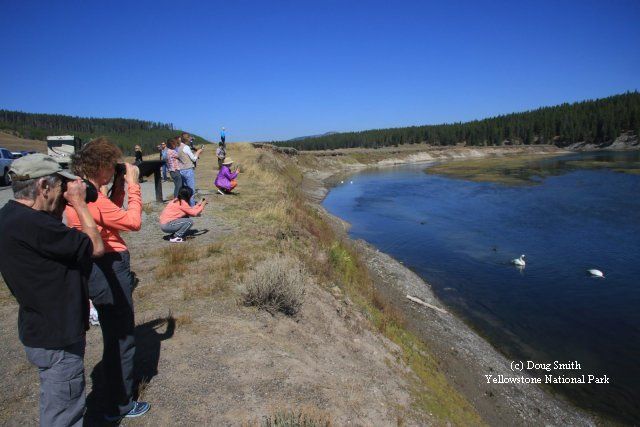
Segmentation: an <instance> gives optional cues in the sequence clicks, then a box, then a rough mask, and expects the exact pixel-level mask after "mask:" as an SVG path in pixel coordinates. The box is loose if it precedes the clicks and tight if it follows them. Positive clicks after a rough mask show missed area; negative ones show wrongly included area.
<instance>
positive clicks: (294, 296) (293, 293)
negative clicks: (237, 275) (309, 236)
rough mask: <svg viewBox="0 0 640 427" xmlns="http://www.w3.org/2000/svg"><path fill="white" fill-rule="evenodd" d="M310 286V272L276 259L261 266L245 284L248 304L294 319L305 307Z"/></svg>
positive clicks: (280, 257) (287, 261)
mask: <svg viewBox="0 0 640 427" xmlns="http://www.w3.org/2000/svg"><path fill="white" fill-rule="evenodd" d="M308 282H309V278H308V275H307V272H306V271H305V270H304V268H303V267H302V266H301V265H300V262H299V261H296V260H294V259H292V258H289V257H282V256H276V257H274V258H273V259H270V260H267V261H263V262H261V263H259V264H258V265H257V266H256V268H255V269H254V270H253V271H252V272H250V273H249V275H248V277H247V279H246V282H245V284H244V286H245V290H244V294H243V298H244V303H245V304H246V305H250V306H256V307H258V308H260V309H264V310H267V311H269V312H271V313H275V312H276V311H280V312H282V313H284V314H287V315H294V314H296V313H297V312H298V311H299V310H300V307H302V303H303V302H304V295H305V292H306V291H305V288H306V287H307V283H308Z"/></svg>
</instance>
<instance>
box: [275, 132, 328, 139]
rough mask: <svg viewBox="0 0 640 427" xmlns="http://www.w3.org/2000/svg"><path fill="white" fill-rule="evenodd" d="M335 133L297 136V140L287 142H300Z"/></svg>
mask: <svg viewBox="0 0 640 427" xmlns="http://www.w3.org/2000/svg"><path fill="white" fill-rule="evenodd" d="M336 133H338V132H325V133H323V134H319V135H309V136H299V137H297V138H291V139H288V140H287V141H302V140H303V139H311V138H321V137H323V136H329V135H334V134H336Z"/></svg>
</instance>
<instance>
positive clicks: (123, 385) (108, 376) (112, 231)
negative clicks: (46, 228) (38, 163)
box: [65, 137, 149, 421]
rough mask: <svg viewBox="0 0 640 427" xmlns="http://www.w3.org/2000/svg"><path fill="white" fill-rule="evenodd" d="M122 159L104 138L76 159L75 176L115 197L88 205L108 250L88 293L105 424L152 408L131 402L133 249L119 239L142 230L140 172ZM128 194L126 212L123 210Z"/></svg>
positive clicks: (72, 217)
mask: <svg viewBox="0 0 640 427" xmlns="http://www.w3.org/2000/svg"><path fill="white" fill-rule="evenodd" d="M121 158H122V152H121V151H120V149H119V148H118V147H117V146H115V145H114V144H112V143H111V142H110V141H109V140H108V139H106V138H104V137H102V138H98V139H96V140H93V141H91V142H89V143H88V144H87V145H85V146H84V147H83V148H82V149H81V150H80V151H79V152H77V153H76V154H74V155H73V157H72V166H73V169H74V171H75V172H76V173H77V174H79V175H82V176H83V177H84V178H86V179H88V180H89V181H90V182H91V183H92V184H93V185H94V186H95V187H96V188H101V187H103V186H105V185H107V184H109V183H110V182H111V181H112V180H113V185H112V189H111V190H112V193H111V197H110V198H109V197H107V196H106V195H105V194H103V193H102V192H100V193H99V194H98V199H97V200H96V201H95V202H94V203H89V205H88V207H89V211H90V213H91V216H92V217H93V219H94V220H95V222H96V224H97V226H98V229H99V230H100V235H101V236H102V240H103V242H104V246H105V254H104V256H103V257H102V258H99V259H96V260H95V261H94V264H93V269H92V271H91V278H90V279H89V293H90V297H91V299H92V300H93V303H94V305H95V307H96V309H97V310H98V314H99V316H100V327H101V329H102V338H103V341H104V350H103V355H102V367H103V369H104V378H105V380H106V388H107V390H106V396H107V397H108V401H107V402H106V411H107V412H106V414H105V419H106V420H107V421H117V420H119V419H121V418H124V417H137V416H140V415H143V414H144V413H146V412H147V411H148V410H149V404H148V403H146V402H137V401H135V400H133V392H134V382H133V380H134V377H133V359H134V356H135V349H136V343H135V337H134V329H135V318H134V307H133V286H134V276H133V273H132V272H131V263H130V254H129V250H128V248H127V245H126V243H125V241H124V239H122V237H121V236H120V232H121V231H138V230H140V227H141V225H142V196H141V192H140V184H139V183H138V177H139V173H140V172H139V170H138V168H137V166H135V165H132V164H129V163H126V164H124V165H122V164H118V162H119V161H120V160H121ZM123 166H124V167H123ZM116 167H117V168H116ZM116 170H118V172H117V173H116ZM125 186H126V190H125ZM125 195H128V200H127V209H123V208H122V206H123V204H124V199H125ZM65 213H66V216H67V222H68V224H69V226H71V227H75V228H78V229H82V224H81V223H80V222H79V221H78V217H77V215H76V214H75V212H74V211H72V210H70V209H68V208H67V210H66V212H65Z"/></svg>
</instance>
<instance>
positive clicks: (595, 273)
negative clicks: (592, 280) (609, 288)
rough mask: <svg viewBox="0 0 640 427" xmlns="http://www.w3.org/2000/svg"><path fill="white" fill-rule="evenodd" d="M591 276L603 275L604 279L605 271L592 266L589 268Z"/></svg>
mask: <svg viewBox="0 0 640 427" xmlns="http://www.w3.org/2000/svg"><path fill="white" fill-rule="evenodd" d="M587 271H588V272H589V274H590V275H591V277H602V278H603V279H604V273H603V272H602V271H600V270H596V269H595V268H590V269H589V270H587Z"/></svg>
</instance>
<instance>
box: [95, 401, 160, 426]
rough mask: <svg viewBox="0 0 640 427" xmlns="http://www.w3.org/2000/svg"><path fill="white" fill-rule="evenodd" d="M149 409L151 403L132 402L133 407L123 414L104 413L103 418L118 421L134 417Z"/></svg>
mask: <svg viewBox="0 0 640 427" xmlns="http://www.w3.org/2000/svg"><path fill="white" fill-rule="evenodd" d="M149 409H151V405H149V404H148V403H147V402H133V408H131V410H130V411H129V412H128V413H126V414H125V415H115V416H113V415H105V416H104V419H105V420H107V421H109V422H114V421H119V420H121V419H122V418H135V417H139V416H141V415H144V414H146V413H147V412H149Z"/></svg>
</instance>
